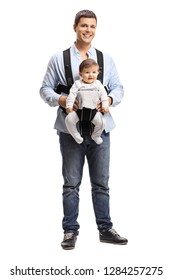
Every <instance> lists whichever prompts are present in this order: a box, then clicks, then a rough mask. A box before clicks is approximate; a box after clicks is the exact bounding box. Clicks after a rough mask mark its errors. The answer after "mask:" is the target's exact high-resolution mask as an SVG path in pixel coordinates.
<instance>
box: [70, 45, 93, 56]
mask: <svg viewBox="0 0 173 280" xmlns="http://www.w3.org/2000/svg"><path fill="white" fill-rule="evenodd" d="M71 48H72V51H73V53H74V54H76V55H80V52H79V50H78V49H77V48H76V45H75V43H74V44H73V46H72V47H71ZM87 53H88V54H89V56H90V55H91V56H94V54H95V48H94V47H93V46H91V47H90V49H89V50H88V51H87Z"/></svg>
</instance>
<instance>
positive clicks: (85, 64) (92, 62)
mask: <svg viewBox="0 0 173 280" xmlns="http://www.w3.org/2000/svg"><path fill="white" fill-rule="evenodd" d="M93 65H94V66H98V70H99V65H98V63H97V62H96V61H95V60H94V59H92V58H87V59H85V60H83V61H82V62H81V64H80V65H79V72H82V70H83V69H84V68H89V67H91V66H93Z"/></svg>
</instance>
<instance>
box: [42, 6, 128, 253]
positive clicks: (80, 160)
mask: <svg viewBox="0 0 173 280" xmlns="http://www.w3.org/2000/svg"><path fill="white" fill-rule="evenodd" d="M73 27H74V31H75V33H76V41H75V43H74V45H73V46H71V48H70V58H71V67H72V73H73V79H74V80H77V79H79V64H80V63H81V61H83V60H84V59H87V58H92V59H94V60H96V61H97V56H96V50H95V48H93V47H92V45H91V42H92V40H93V38H94V37H95V32H96V27H97V17H96V15H95V14H94V13H93V12H92V11H89V10H83V11H80V12H78V13H77V14H76V16H75V22H74V26H73ZM65 81H66V79H65V72H64V64H63V53H62V52H59V53H57V54H55V55H54V56H52V58H51V59H50V61H49V64H48V67H47V71H46V74H45V76H44V79H43V83H42V87H41V89H40V95H41V97H42V98H43V99H44V101H45V102H46V103H48V104H49V105H50V106H58V111H57V118H56V121H55V126H54V127H55V129H56V130H57V133H58V135H59V142H60V150H61V155H62V165H63V166H62V173H63V178H64V185H63V210H64V217H63V221H62V226H63V230H64V239H63V241H62V243H61V246H62V248H63V249H73V248H74V247H75V243H76V240H77V235H78V233H79V223H78V221H77V218H78V211H79V186H80V184H81V180H82V173H83V166H84V161H85V157H86V159H87V161H88V166H89V175H90V181H91V186H92V201H93V207H94V213H95V217H96V224H97V228H98V230H99V238H100V241H101V242H107V243H113V244H123V245H124V244H127V242H128V240H127V239H126V238H124V237H121V236H120V235H119V234H118V233H117V232H116V231H115V230H114V229H113V228H112V227H113V224H112V222H111V217H110V207H109V186H108V180H109V159H110V131H111V130H112V129H113V128H114V122H113V119H112V118H111V115H110V114H109V117H107V118H106V119H105V130H104V131H103V133H102V139H103V143H102V144H100V145H97V144H96V143H95V142H94V141H93V140H92V139H91V137H90V136H86V137H85V139H84V141H83V142H82V143H81V144H78V143H76V141H75V140H74V139H73V138H72V136H71V135H70V134H69V133H68V130H67V128H66V125H65V117H66V114H65V112H64V110H63V108H66V98H67V95H66V94H64V93H63V92H61V94H57V93H56V92H55V88H56V87H57V85H58V84H62V85H66V82H65ZM103 84H104V86H106V87H107V90H108V103H109V106H116V105H117V104H119V103H120V102H121V99H122V97H123V87H122V85H121V83H120V80H119V77H118V73H117V70H116V67H115V64H114V62H113V59H112V58H111V57H110V56H108V55H107V54H104V78H103ZM73 109H74V110H77V109H78V102H77V100H76V102H75V104H74V107H73ZM97 109H98V111H101V110H102V108H101V103H100V104H98V108H97Z"/></svg>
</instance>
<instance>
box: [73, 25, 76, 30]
mask: <svg viewBox="0 0 173 280" xmlns="http://www.w3.org/2000/svg"><path fill="white" fill-rule="evenodd" d="M73 29H74V31H75V32H76V24H75V23H74V24H73Z"/></svg>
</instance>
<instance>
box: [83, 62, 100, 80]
mask: <svg viewBox="0 0 173 280" xmlns="http://www.w3.org/2000/svg"><path fill="white" fill-rule="evenodd" d="M98 74H99V69H98V66H97V65H92V66H90V67H87V68H84V69H83V70H82V72H80V76H81V77H82V79H83V81H84V82H85V83H87V84H91V83H93V82H94V81H95V80H97V76H98Z"/></svg>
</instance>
